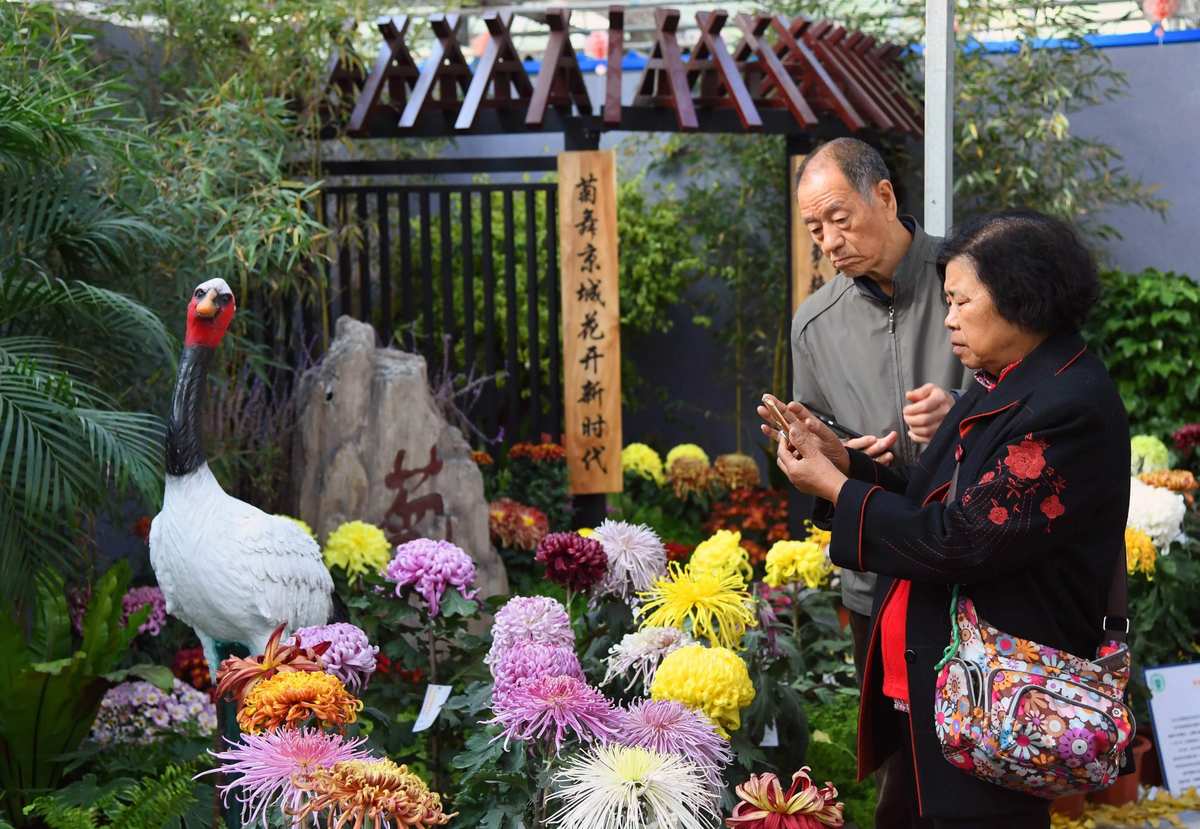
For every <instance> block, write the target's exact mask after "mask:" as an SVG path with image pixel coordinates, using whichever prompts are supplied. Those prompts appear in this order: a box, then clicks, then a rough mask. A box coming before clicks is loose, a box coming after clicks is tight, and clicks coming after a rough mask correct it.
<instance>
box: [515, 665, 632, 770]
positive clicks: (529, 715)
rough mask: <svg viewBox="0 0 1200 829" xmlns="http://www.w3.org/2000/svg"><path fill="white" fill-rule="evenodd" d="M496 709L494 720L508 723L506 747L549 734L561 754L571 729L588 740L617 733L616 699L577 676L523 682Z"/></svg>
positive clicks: (580, 737) (607, 737)
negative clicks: (611, 701) (613, 705)
mask: <svg viewBox="0 0 1200 829" xmlns="http://www.w3.org/2000/svg"><path fill="white" fill-rule="evenodd" d="M495 712H496V716H495V718H494V719H492V720H491V722H494V723H499V724H500V725H501V726H503V727H504V731H503V736H504V747H505V748H506V749H507V748H508V743H509V741H510V740H541V739H542V738H547V739H549V740H551V741H552V742H553V744H554V753H555V754H557V753H558V752H559V750H560V749H561V748H562V743H563V740H564V739H565V738H566V737H567V735H568V734H569V733H573V734H574V735H575V736H576V737H578V738H579V739H580V740H583V741H585V742H588V741H591V740H609V739H612V737H613V736H614V734H615V731H614V726H615V720H616V712H615V711H614V710H613V707H612V703H610V702H609V701H608V700H607V699H606V698H605V696H604V694H602V693H600V692H599V691H597V690H596V689H595V688H593V687H591V686H590V685H588V684H587V683H586V682H584V681H583V680H580V679H576V678H575V677H573V676H543V677H538V678H537V679H531V680H528V681H527V682H522V683H520V684H519V685H517V686H516V687H515V688H513V689H511V690H510V691H509V693H507V694H505V696H504V700H503V702H502V703H500V704H499V705H497V706H496V709H495ZM497 739H498V738H497Z"/></svg>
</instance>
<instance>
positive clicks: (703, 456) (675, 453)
mask: <svg viewBox="0 0 1200 829" xmlns="http://www.w3.org/2000/svg"><path fill="white" fill-rule="evenodd" d="M679 458H695V459H696V460H698V461H703V462H704V465H705V466H708V463H709V461H708V453H707V452H705V451H704V450H703V449H701V448H700V447H699V446H697V445H696V444H694V443H681V444H679V445H678V446H676V447H675V448H673V449H672V450H671V451H670V452H668V453H667V461H666V467H667V469H668V470H670V468H671V464H673V463H675V461H677V460H678V459H679Z"/></svg>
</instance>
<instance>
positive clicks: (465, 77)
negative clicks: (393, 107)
mask: <svg viewBox="0 0 1200 829" xmlns="http://www.w3.org/2000/svg"><path fill="white" fill-rule="evenodd" d="M458 21H459V17H458V15H457V14H435V15H433V16H432V17H430V18H429V24H430V26H432V27H433V33H434V35H435V36H436V37H437V41H436V42H435V43H434V44H433V47H432V48H431V49H430V50H429V57H428V58H426V60H425V63H424V64H423V65H422V66H421V75H420V77H419V78H417V83H416V85H415V86H414V87H413V92H412V96H411V97H410V98H409V99H408V103H407V104H406V105H405V107H404V112H403V113H402V114H401V115H400V128H401V129H410V128H411V127H412V126H413V125H414V124H416V123H417V117H418V116H419V115H420V114H421V110H422V109H424V108H425V105H426V102H427V101H428V100H429V97H430V93H431V92H432V91H433V84H434V82H435V81H440V96H439V98H438V99H437V105H438V108H439V109H449V108H451V107H455V106H457V104H458V99H457V96H456V95H455V86H456V85H457V86H458V87H459V88H461V90H462V92H463V94H466V92H467V89H468V88H469V85H470V80H469V79H470V77H471V67H470V65H469V64H468V63H467V61H466V58H464V57H463V54H462V50H461V49H460V48H459V46H458V41H457V40H456V39H455V37H454V30H455V29H456V28H458Z"/></svg>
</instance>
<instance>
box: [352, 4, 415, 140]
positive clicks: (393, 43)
mask: <svg viewBox="0 0 1200 829" xmlns="http://www.w3.org/2000/svg"><path fill="white" fill-rule="evenodd" d="M408 24H409V17H408V15H406V14H401V15H398V16H396V17H381V18H379V20H378V21H376V23H375V25H376V26H377V27H378V29H379V33H380V34H381V35H383V46H381V47H380V49H379V56H378V57H377V58H375V66H374V68H372V69H371V73H370V74H369V75H368V76H367V80H366V82H365V83H364V84H363V89H362V92H361V93H360V94H359V96H358V101H357V102H356V103H355V105H354V112H353V113H352V114H351V115H350V125H349V127H348V132H349V133H350V134H351V135H360V134H362V133H363V128H364V126H365V124H366V123H367V116H368V115H369V114H370V113H371V111H372V110H374V109H375V108H376V106H378V104H379V99H380V97H381V95H382V93H383V87H384V82H385V81H386V82H387V90H388V99H389V100H388V103H389V104H391V106H393V107H395V108H396V109H402V108H403V107H404V104H405V101H406V100H407V98H408V90H409V89H411V88H412V87H413V86H414V85H416V82H417V78H418V77H420V74H421V70H420V69H419V68H418V67H417V64H416V62H415V61H414V60H413V58H412V55H411V54H410V53H409V51H408V47H407V46H406V45H405V44H404V35H405V34H406V33H407V32H408Z"/></svg>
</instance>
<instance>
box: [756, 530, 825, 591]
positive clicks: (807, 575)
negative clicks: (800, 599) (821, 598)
mask: <svg viewBox="0 0 1200 829" xmlns="http://www.w3.org/2000/svg"><path fill="white" fill-rule="evenodd" d="M833 571H834V566H833V562H831V561H830V560H829V556H827V555H826V554H825V548H824V547H822V546H821V545H820V544H817V543H816V542H814V541H776V542H775V544H774V546H772V547H771V549H770V550H769V551H768V552H767V576H766V578H764V579H763V581H765V582H766V583H767V584H769V585H771V586H772V587H782V586H783V585H785V584H793V583H795V582H804V586H805V587H808V588H809V589H812V590H815V589H817V588H818V587H824V586H826V585H827V584H829V577H830V576H832V575H833Z"/></svg>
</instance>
